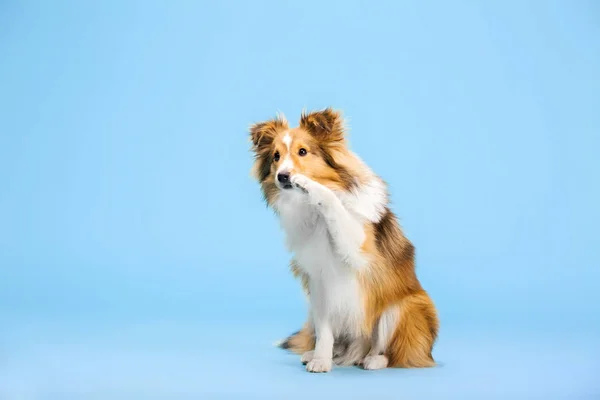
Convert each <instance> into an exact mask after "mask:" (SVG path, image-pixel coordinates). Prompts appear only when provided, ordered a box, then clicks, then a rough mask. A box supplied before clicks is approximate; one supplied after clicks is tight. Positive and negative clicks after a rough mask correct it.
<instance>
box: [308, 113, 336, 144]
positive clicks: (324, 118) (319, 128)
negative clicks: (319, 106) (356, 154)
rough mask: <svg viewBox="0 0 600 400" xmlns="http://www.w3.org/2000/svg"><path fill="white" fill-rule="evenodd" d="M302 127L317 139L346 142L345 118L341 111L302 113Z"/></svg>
mask: <svg viewBox="0 0 600 400" xmlns="http://www.w3.org/2000/svg"><path fill="white" fill-rule="evenodd" d="M300 127H301V128H303V129H306V130H307V131H308V132H309V133H310V134H311V135H313V136H314V137H315V138H316V139H318V140H322V141H325V142H341V141H343V140H344V131H345V127H344V118H343V117H342V114H341V113H340V112H339V111H335V110H333V109H332V108H326V109H324V110H322V111H313V112H310V113H306V112H304V111H303V112H302V116H301V117H300Z"/></svg>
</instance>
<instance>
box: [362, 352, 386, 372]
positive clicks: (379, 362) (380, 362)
mask: <svg viewBox="0 0 600 400" xmlns="http://www.w3.org/2000/svg"><path fill="white" fill-rule="evenodd" d="M361 365H362V367H363V368H364V369H370V370H375V369H384V368H387V366H388V358H387V357H386V356H384V355H378V356H367V357H365V358H364V359H363V360H362V362H361Z"/></svg>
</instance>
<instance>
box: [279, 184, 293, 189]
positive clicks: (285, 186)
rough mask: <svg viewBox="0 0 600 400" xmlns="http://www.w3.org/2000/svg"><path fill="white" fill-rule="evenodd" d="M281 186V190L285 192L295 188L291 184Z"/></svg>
mask: <svg viewBox="0 0 600 400" xmlns="http://www.w3.org/2000/svg"><path fill="white" fill-rule="evenodd" d="M279 186H280V187H281V189H284V190H288V189H291V188H293V186H292V184H291V183H289V182H287V183H282V184H281V185H279Z"/></svg>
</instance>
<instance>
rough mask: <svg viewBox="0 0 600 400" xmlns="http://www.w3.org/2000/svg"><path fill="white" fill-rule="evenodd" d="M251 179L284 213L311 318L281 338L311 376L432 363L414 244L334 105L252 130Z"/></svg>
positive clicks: (431, 330) (433, 323)
mask: <svg viewBox="0 0 600 400" xmlns="http://www.w3.org/2000/svg"><path fill="white" fill-rule="evenodd" d="M250 138H251V141H252V152H253V153H254V156H255V157H254V165H253V168H252V172H253V174H252V175H253V176H254V177H255V178H256V180H258V182H259V183H260V186H261V189H262V193H263V196H264V199H265V201H266V203H267V205H268V206H269V207H270V208H272V209H273V210H274V211H275V213H276V215H277V216H278V217H279V220H280V223H281V227H282V229H283V231H284V233H285V236H286V243H287V247H288V249H289V251H290V252H291V253H292V254H293V258H292V260H291V263H290V268H291V271H292V273H293V274H294V276H296V277H297V278H298V279H299V280H300V281H301V282H302V287H303V289H304V292H305V293H306V295H307V298H308V304H309V312H308V320H307V321H306V322H305V324H304V326H303V327H302V329H300V330H299V331H298V332H296V333H295V334H293V335H291V336H290V337H288V338H287V339H285V340H283V341H282V342H281V343H280V347H282V348H284V349H288V350H290V351H292V352H294V353H296V354H299V355H301V361H302V363H303V364H305V365H306V370H307V371H309V372H328V371H330V370H331V368H332V365H333V364H335V365H339V366H347V365H358V366H361V367H362V368H364V369H368V370H376V369H382V368H387V367H405V368H418V367H432V366H434V365H435V361H434V359H433V357H432V349H433V345H434V342H435V340H436V337H437V332H438V324H439V322H438V317H437V312H436V309H435V306H434V304H433V302H432V300H431V299H430V297H429V296H428V294H427V293H426V292H425V290H423V288H422V287H421V284H420V283H419V280H418V279H417V276H416V274H415V265H414V253H415V251H414V247H413V245H412V244H411V242H410V241H409V240H408V239H407V238H406V237H405V236H404V234H403V232H402V229H401V227H400V225H399V223H398V221H397V219H396V216H395V215H394V213H393V212H392V211H391V210H390V208H389V199H388V190H387V185H386V183H385V182H384V181H383V180H382V179H381V178H380V177H379V176H378V175H376V174H375V173H374V172H373V171H372V170H371V169H370V168H369V167H368V166H367V165H366V164H365V163H364V162H363V161H362V160H361V159H360V158H359V157H358V156H357V155H356V154H354V153H353V152H352V151H351V150H350V149H349V147H348V143H347V138H346V128H345V122H344V119H343V117H342V114H341V113H340V112H339V111H336V110H333V109H331V108H327V109H324V110H321V111H315V112H310V113H307V112H302V116H301V118H300V124H299V126H298V127H290V126H289V125H288V122H287V121H286V119H285V117H283V116H282V115H278V116H277V117H276V118H274V119H272V120H268V121H264V122H260V123H255V124H253V125H252V126H251V127H250Z"/></svg>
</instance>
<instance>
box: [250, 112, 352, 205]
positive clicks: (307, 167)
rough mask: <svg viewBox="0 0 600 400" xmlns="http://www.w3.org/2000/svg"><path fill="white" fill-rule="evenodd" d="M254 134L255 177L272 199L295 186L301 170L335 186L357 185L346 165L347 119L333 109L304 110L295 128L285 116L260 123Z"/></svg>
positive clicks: (314, 178) (313, 177) (346, 187)
mask: <svg viewBox="0 0 600 400" xmlns="http://www.w3.org/2000/svg"><path fill="white" fill-rule="evenodd" d="M250 137H251V140H252V150H253V152H254V154H255V163H254V166H253V176H254V177H255V178H256V179H257V180H258V181H259V182H260V183H261V185H262V188H263V192H264V194H265V198H266V200H267V201H268V202H270V200H271V199H273V198H274V197H276V196H277V195H278V194H279V193H281V192H283V191H286V190H290V189H292V185H291V183H290V178H291V176H293V175H294V174H297V173H300V174H303V175H305V176H307V177H308V178H310V179H312V180H315V181H317V182H319V183H321V184H323V185H326V186H328V187H330V188H332V189H337V190H348V189H350V188H351V187H352V186H353V185H354V179H353V177H352V175H351V174H350V172H349V171H348V169H347V168H346V166H345V165H344V159H345V156H346V154H347V148H346V138H345V127H344V119H343V118H342V116H341V114H340V113H339V112H337V111H334V110H332V109H331V108H327V109H325V110H322V111H317V112H311V113H302V116H301V118H300V125H299V126H298V127H295V128H290V127H289V125H288V122H287V121H286V120H285V118H284V117H282V116H278V117H277V118H275V119H272V120H269V121H264V122H259V123H257V124H254V125H252V127H251V128H250Z"/></svg>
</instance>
